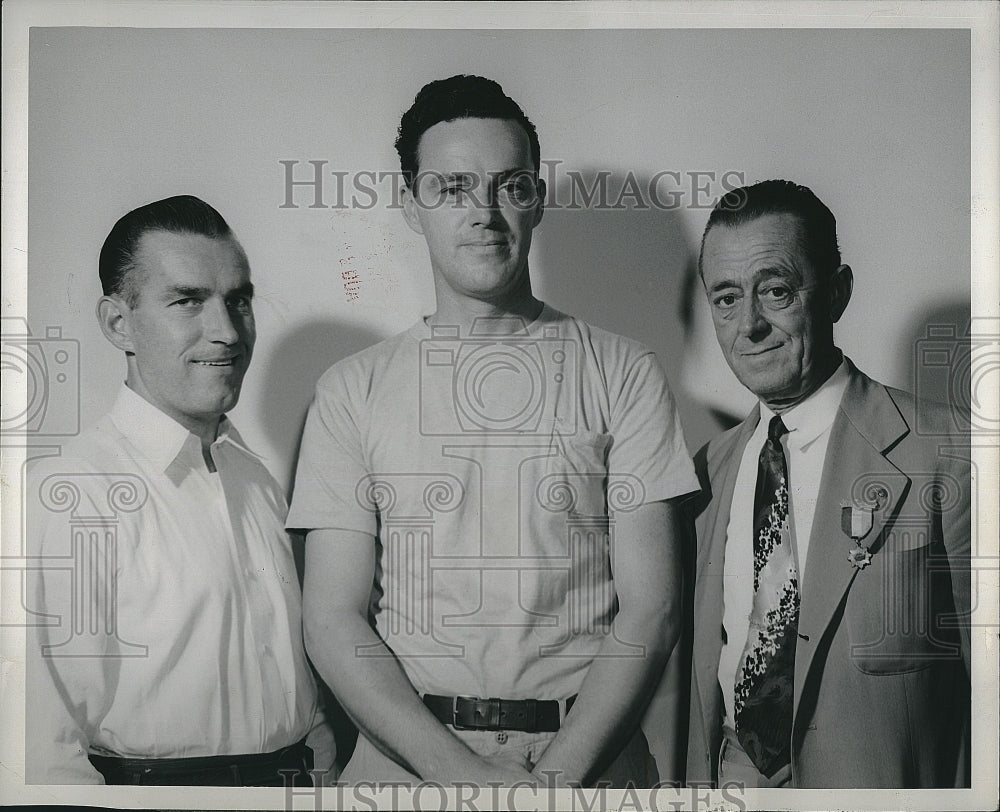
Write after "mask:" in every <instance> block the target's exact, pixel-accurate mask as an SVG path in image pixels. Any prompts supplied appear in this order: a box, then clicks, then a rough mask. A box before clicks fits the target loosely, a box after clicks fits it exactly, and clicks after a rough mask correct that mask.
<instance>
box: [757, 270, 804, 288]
mask: <svg viewBox="0 0 1000 812" xmlns="http://www.w3.org/2000/svg"><path fill="white" fill-rule="evenodd" d="M765 279H790V280H792V281H793V282H794V283H795V284H797V285H798V284H801V283H802V274H801V273H799V272H798V271H796V270H795V269H794V268H785V267H783V266H774V267H768V268H761V269H760V270H758V271H757V272H756V273H755V274H754V281H758V282H759V281H762V280H765Z"/></svg>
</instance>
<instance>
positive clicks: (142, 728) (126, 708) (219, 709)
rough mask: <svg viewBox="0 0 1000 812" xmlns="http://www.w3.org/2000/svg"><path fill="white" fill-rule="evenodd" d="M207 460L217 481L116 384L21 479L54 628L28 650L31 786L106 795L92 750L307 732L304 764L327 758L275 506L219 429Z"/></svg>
mask: <svg viewBox="0 0 1000 812" xmlns="http://www.w3.org/2000/svg"><path fill="white" fill-rule="evenodd" d="M211 455H212V459H213V461H214V463H215V467H216V469H217V471H216V472H214V473H210V472H209V471H208V466H207V465H206V464H205V460H204V458H203V456H202V449H201V441H200V439H199V438H198V437H196V436H195V435H194V434H191V433H190V432H188V431H187V430H186V429H185V428H184V427H183V426H181V425H180V424H179V423H176V422H175V421H174V420H172V419H171V418H169V417H168V416H167V415H165V414H163V413H162V412H161V411H159V410H158V409H157V408H156V407H154V406H153V405H151V404H150V403H148V402H147V401H146V400H144V399H143V398H141V397H140V396H138V395H137V394H135V393H134V392H132V391H131V390H130V389H128V388H127V387H123V389H122V391H121V394H120V395H119V397H118V400H117V403H116V404H115V406H114V408H113V410H112V411H111V413H110V414H109V415H107V416H106V417H104V418H103V419H102V420H101V421H100V422H99V423H98V424H97V425H96V426H94V428H92V429H90V430H89V431H87V432H84V433H83V434H82V435H81V436H80V437H79V438H77V439H76V440H75V441H74V442H73V443H71V444H70V445H69V446H68V447H67V448H66V450H65V452H64V453H63V455H62V456H59V457H54V458H48V459H45V460H43V461H42V464H41V465H39V466H38V468H37V469H36V470H35V471H33V472H32V473H31V474H29V479H28V484H29V493H30V494H31V497H29V499H30V501H29V510H30V511H31V512H30V513H29V517H28V522H29V523H28V527H27V530H28V538H29V540H30V541H29V544H31V545H33V547H34V551H35V553H34V554H36V555H41V556H44V557H45V559H43V560H44V561H45V562H46V563H45V565H44V566H43V567H42V569H41V570H40V572H39V573H38V578H37V583H36V584H35V587H36V588H37V592H36V593H35V598H34V605H33V606H31V607H29V608H31V609H33V610H34V609H37V610H40V611H42V612H44V613H47V615H48V616H49V618H50V620H49V625H47V626H42V627H40V628H38V629H37V638H36V640H35V644H34V646H32V647H31V648H29V672H28V680H29V681H28V690H27V697H28V711H27V719H26V721H27V728H28V735H27V742H28V746H27V748H26V762H27V764H26V768H27V779H28V780H29V782H32V783H36V782H37V783H101V780H102V779H101V776H100V774H99V773H97V772H96V771H95V770H94V769H93V768H92V767H91V765H90V763H89V761H88V759H87V753H88V751H89V752H92V753H97V754H103V755H116V756H122V757H126V758H179V757H190V756H209V755H233V754H247V753H266V752H271V751H274V750H278V749H280V748H282V747H285V746H287V745H289V744H292V743H294V742H296V741H298V740H300V739H301V738H302V737H304V736H305V735H306V734H307V733H309V732H310V730H311V729H313V728H314V725H315V726H317V729H316V731H314V735H313V737H312V739H311V740H310V742H309V743H310V744H311V745H313V747H314V749H315V750H317V751H318V752H317V753H316V756H317V759H316V760H317V764H316V766H317V768H320V767H325V766H328V765H329V762H330V761H332V754H333V750H332V735H331V734H330V733H329V731H328V729H326V730H325V731H324V730H321V729H320V726H319V723H320V722H321V721H322V718H323V717H322V713H321V712H320V711H319V707H318V699H317V689H316V684H315V682H314V678H313V675H312V672H311V670H310V667H309V664H308V662H307V660H306V656H305V651H304V648H303V644H302V632H301V611H302V607H301V594H300V588H299V582H298V578H297V575H296V570H295V563H294V560H293V556H292V550H291V544H290V540H289V537H288V536H287V534H286V533H285V531H284V528H283V522H284V518H285V513H286V504H285V500H284V497H283V495H282V493H281V491H280V489H279V487H278V485H277V483H276V482H275V481H274V479H273V478H272V477H271V475H270V474H269V473H268V472H267V470H266V468H265V467H264V465H263V464H262V463H261V461H260V460H259V458H258V457H257V456H256V455H255V454H254V453H253V452H252V451H250V450H249V449H248V448H247V447H246V446H245V445H244V443H243V441H242V440H241V438H240V436H239V434H238V433H237V432H236V430H235V429H234V428H233V427H232V425H231V424H230V422H229V421H228V420H227V419H226V418H223V419H222V422H221V424H220V427H219V434H218V438H217V439H216V440H215V442H214V443H212V446H211ZM116 483H117V484H116ZM56 557H63V558H62V562H61V563H62V564H63V565H64V566H65V567H66V569H63V570H60V569H57V568H55V567H54V566H52V564H55V563H56ZM49 562H52V563H51V564H50V563H49ZM31 639H32V638H30V637H29V641H30V640H31ZM45 645H48V646H51V648H50V649H48V655H49V656H42V657H39V656H38V654H39V650H40V649H39V647H40V646H45ZM322 727H323V728H325V725H323V726H322ZM326 751H328V752H326ZM323 761H326V762H327V763H326V764H324V763H322V762H323Z"/></svg>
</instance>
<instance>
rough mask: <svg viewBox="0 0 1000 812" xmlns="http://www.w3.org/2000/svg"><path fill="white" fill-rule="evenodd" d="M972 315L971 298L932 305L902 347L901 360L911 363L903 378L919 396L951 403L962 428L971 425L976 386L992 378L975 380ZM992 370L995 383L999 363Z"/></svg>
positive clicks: (912, 326) (918, 317)
mask: <svg viewBox="0 0 1000 812" xmlns="http://www.w3.org/2000/svg"><path fill="white" fill-rule="evenodd" d="M971 315H972V306H971V301H970V300H969V299H966V300H956V301H953V302H947V303H941V304H938V305H936V306H934V307H932V308H929V309H927V310H926V311H925V312H923V313H921V314H918V315H916V316H914V318H913V320H912V321H911V322H910V323H909V326H908V329H907V331H906V332H905V333H904V336H906V339H905V341H906V343H905V344H904V345H903V346H902V347H901V348H900V350H901V352H900V363H901V364H905V365H908V369H906V368H905V367H904V370H905V371H904V373H903V374H901V375H900V376H899V377H900V379H901V380H906V382H907V384H906V385H907V388H908V389H909V390H910V391H911V392H913V393H914V394H915V395H917V396H918V397H920V398H924V399H926V400H933V401H936V402H938V403H947V404H949V405H950V406H951V407H952V409H953V410H955V411H954V413H955V415H956V417H957V419H958V427H960V428H967V427H968V425H969V413H970V407H971V405H972V404H973V403H975V402H977V401H974V400H973V398H976V397H977V391H976V390H978V389H979V388H980V386H982V385H983V384H984V383H987V385H988V381H985V380H983V381H980V380H976V381H974V380H973V379H972V376H971V372H972V369H971V362H972V358H973V355H972V342H971V341H970V337H969V330H970V321H971ZM994 340H995V338H994ZM977 368H980V367H977ZM980 371H981V368H980ZM987 371H988V370H987ZM992 372H993V375H992V377H991V378H990V376H987V377H988V378H990V379H991V380H992V382H993V386H994V387H995V385H996V368H995V364H994V367H993V370H992ZM979 394H983V393H982V392H980V393H979Z"/></svg>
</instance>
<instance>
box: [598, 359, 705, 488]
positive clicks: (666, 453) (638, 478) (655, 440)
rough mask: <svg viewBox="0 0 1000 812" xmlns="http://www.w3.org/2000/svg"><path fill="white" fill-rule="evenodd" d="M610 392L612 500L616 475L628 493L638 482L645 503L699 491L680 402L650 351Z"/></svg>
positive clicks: (626, 370) (629, 367)
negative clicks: (684, 430)
mask: <svg viewBox="0 0 1000 812" xmlns="http://www.w3.org/2000/svg"><path fill="white" fill-rule="evenodd" d="M610 395H611V397H610V400H611V434H612V437H613V438H614V439H613V441H612V444H611V448H610V450H609V452H608V474H609V477H610V482H609V500H610V501H612V503H613V501H614V500H613V499H612V496H613V492H612V491H611V490H610V489H611V488H613V486H614V484H615V479H616V478H619V479H620V480H621V481H622V483H623V484H625V485H626V486H627V487H626V490H628V491H629V492H630V493H631V487H639V488H640V491H639V493H641V495H642V503H643V504H645V503H648V502H658V501H661V500H664V499H672V498H674V497H676V496H682V495H684V494H688V493H692V492H694V491H697V490H698V478H697V476H696V475H695V471H694V464H693V463H692V461H691V455H690V453H689V452H688V449H687V445H686V443H685V442H684V433H683V431H682V430H681V424H680V419H679V418H678V415H677V407H676V405H675V404H674V399H673V396H672V395H671V393H670V388H669V386H668V385H667V376H666V375H665V374H664V372H663V369H662V367H661V366H660V363H659V361H658V360H657V359H656V356H655V355H654V354H653V353H652V352H651V351H649V350H647V351H646V352H644V353H643V354H641V355H640V356H639V357H638V358H636V359H635V360H634V361H633V362H632V363H631V364H629V365H628V366H627V367H626V369H625V370H624V375H623V377H622V379H621V386H620V387H619V388H618V391H617V392H612V393H610ZM612 507H613V504H612Z"/></svg>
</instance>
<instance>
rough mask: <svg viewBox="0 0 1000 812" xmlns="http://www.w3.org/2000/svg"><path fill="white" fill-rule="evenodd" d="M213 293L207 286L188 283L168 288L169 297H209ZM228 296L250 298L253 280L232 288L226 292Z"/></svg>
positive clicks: (167, 294)
mask: <svg viewBox="0 0 1000 812" xmlns="http://www.w3.org/2000/svg"><path fill="white" fill-rule="evenodd" d="M211 295H212V289H211V288H206V287H197V286H195V287H188V286H186V285H173V286H171V287H169V288H167V292H166V296H167V298H168V299H207V298H208V297H209V296H211ZM226 296H245V297H247V298H248V299H250V298H252V297H253V282H244V283H243V284H242V285H239V286H237V287H235V288H233V289H232V290H229V291H227V292H226Z"/></svg>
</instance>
